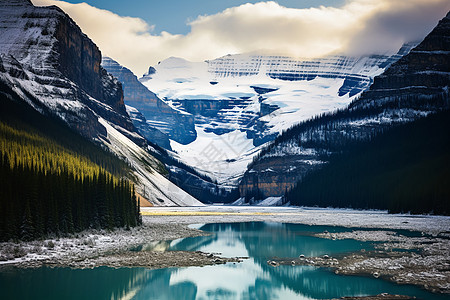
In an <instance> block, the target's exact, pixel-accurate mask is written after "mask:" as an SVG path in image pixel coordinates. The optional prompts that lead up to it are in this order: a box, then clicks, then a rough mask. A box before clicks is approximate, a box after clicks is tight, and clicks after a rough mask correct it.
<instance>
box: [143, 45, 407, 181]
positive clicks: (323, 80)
mask: <svg viewBox="0 0 450 300" xmlns="http://www.w3.org/2000/svg"><path fill="white" fill-rule="evenodd" d="M413 45H414V44H413V43H412V44H405V46H404V47H402V49H400V51H399V52H398V54H396V55H392V56H389V55H371V56H364V57H343V56H330V57H325V58H319V59H312V60H299V59H294V58H289V57H284V56H263V55H244V54H242V55H227V56H224V57H221V58H218V59H214V60H210V61H205V62H189V61H186V60H184V59H181V58H174V57H171V58H169V59H166V60H164V61H162V62H160V63H159V64H158V65H156V66H154V67H153V68H151V72H149V73H148V74H146V75H144V76H143V77H142V78H140V81H141V82H142V83H143V84H144V85H145V86H146V87H147V88H148V89H149V90H151V91H153V92H154V93H156V95H157V96H158V97H160V98H161V99H163V100H164V101H165V102H166V103H168V104H169V105H170V106H172V107H173V108H175V109H177V110H180V111H184V112H186V113H189V114H192V115H193V116H194V117H195V129H196V132H197V138H196V139H195V141H193V142H192V143H189V144H187V145H182V144H180V143H177V142H175V141H173V140H172V142H171V147H172V149H174V150H175V151H176V154H175V155H176V156H177V157H178V158H179V159H180V160H182V161H184V162H185V163H187V164H190V165H192V166H195V167H196V168H198V169H199V170H200V171H203V172H205V173H208V174H210V175H211V176H213V177H215V178H217V180H218V181H219V183H224V184H231V185H233V184H236V183H237V181H238V180H239V178H240V177H241V175H242V174H243V172H244V171H245V168H246V166H247V164H248V163H249V162H250V161H251V160H252V157H253V156H254V155H255V154H257V153H258V151H259V148H260V146H261V145H263V144H264V143H266V142H269V141H272V140H273V139H274V138H275V137H276V136H278V135H279V134H280V133H281V132H282V131H283V130H286V129H288V128H289V127H291V126H292V125H294V124H296V123H298V122H301V121H304V120H307V119H309V118H311V117H313V116H315V115H318V114H321V113H324V112H331V111H335V110H337V109H339V108H344V107H346V106H347V105H348V104H349V103H351V102H352V101H353V100H354V99H355V98H356V97H358V96H359V95H360V94H361V92H362V91H364V90H365V89H367V88H368V87H369V86H370V84H371V83H372V80H373V78H374V77H375V76H377V75H379V74H381V73H382V72H383V71H384V70H385V68H386V67H387V66H389V65H390V64H392V63H393V62H394V61H396V60H398V58H400V57H401V56H402V55H404V54H405V53H408V52H409V50H410V49H411V47H413Z"/></svg>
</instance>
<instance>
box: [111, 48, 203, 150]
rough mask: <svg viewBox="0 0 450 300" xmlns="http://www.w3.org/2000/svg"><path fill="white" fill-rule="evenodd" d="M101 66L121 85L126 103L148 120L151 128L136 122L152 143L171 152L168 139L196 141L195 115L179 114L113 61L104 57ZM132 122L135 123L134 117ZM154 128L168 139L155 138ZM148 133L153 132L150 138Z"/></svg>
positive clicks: (179, 112)
mask: <svg viewBox="0 0 450 300" xmlns="http://www.w3.org/2000/svg"><path fill="white" fill-rule="evenodd" d="M102 66H103V67H104V68H105V69H106V70H107V71H108V72H109V73H111V74H112V75H114V76H115V77H116V78H117V79H119V81H120V82H121V83H122V86H123V91H124V101H125V103H126V104H127V105H130V106H132V107H134V108H136V109H137V110H139V112H140V113H141V114H142V116H143V117H145V119H146V123H147V125H148V126H145V125H144V124H143V123H136V122H133V123H134V124H135V125H136V127H138V129H139V130H140V132H141V133H142V134H143V135H144V136H145V137H146V138H147V139H148V140H149V141H151V142H153V143H155V144H158V145H160V146H161V147H163V148H166V149H170V144H168V139H167V138H171V139H173V140H174V141H177V142H179V143H181V144H187V143H190V142H192V141H194V140H195V138H196V132H195V128H194V117H193V115H191V114H187V113H185V112H181V111H178V110H176V109H174V108H172V107H170V106H169V105H167V104H166V103H165V102H164V101H162V100H161V99H159V98H158V97H157V96H156V95H155V94H154V93H153V92H151V91H149V90H148V89H147V88H146V87H145V86H144V85H142V83H140V82H139V81H138V79H137V77H136V76H135V75H134V74H133V73H132V72H131V71H130V70H129V69H127V68H125V67H123V66H121V65H120V64H118V63H117V62H116V61H114V60H113V59H111V58H109V57H104V58H103V59H102ZM150 73H151V72H150ZM132 119H133V121H134V120H135V118H132ZM155 129H156V130H158V131H159V132H161V133H163V134H164V135H166V136H167V138H164V139H163V138H162V137H161V136H160V135H159V134H158V135H157V136H156V135H155V134H154V132H155ZM146 132H153V133H152V134H151V135H149V134H147V133H146ZM153 137H155V139H153ZM163 140H164V141H163Z"/></svg>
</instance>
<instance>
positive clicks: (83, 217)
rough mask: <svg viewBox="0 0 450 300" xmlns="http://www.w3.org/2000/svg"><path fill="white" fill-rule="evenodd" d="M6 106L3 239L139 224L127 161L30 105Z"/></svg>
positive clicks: (2, 120)
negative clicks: (128, 177)
mask: <svg viewBox="0 0 450 300" xmlns="http://www.w3.org/2000/svg"><path fill="white" fill-rule="evenodd" d="M0 107H1V109H0V185H1V187H0V240H8V239H11V238H13V239H16V238H19V239H24V240H30V239H35V238H39V237H42V236H45V235H48V234H61V233H70V232H76V231H81V230H83V229H86V228H91V227H94V228H114V227H129V226H135V225H137V224H138V223H139V221H140V217H139V208H138V206H137V204H136V200H135V196H134V191H133V187H132V184H131V183H130V182H129V181H128V180H126V179H124V177H125V175H127V173H128V171H129V169H128V166H127V165H126V164H125V163H124V162H122V161H121V160H120V159H118V158H117V157H115V156H114V155H112V154H110V153H109V152H106V151H105V150H103V149H101V148H100V147H99V146H97V145H94V144H93V143H91V142H90V141H88V140H86V139H85V138H83V137H82V136H80V135H79V134H78V133H76V132H74V131H72V130H71V129H69V128H68V127H67V126H66V125H65V124H64V123H63V122H62V121H59V120H57V119H56V118H54V117H52V116H43V115H41V114H40V113H38V112H36V111H35V110H33V109H32V108H31V107H29V106H28V105H27V104H24V103H21V102H20V101H12V100H10V99H8V98H7V97H5V96H1V97H0Z"/></svg>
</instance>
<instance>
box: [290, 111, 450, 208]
mask: <svg viewBox="0 0 450 300" xmlns="http://www.w3.org/2000/svg"><path fill="white" fill-rule="evenodd" d="M449 166H450V111H449V110H447V111H444V112H440V113H437V114H434V115H431V116H429V117H427V118H425V119H421V120H418V121H416V122H413V123H409V124H405V125H402V126H399V127H396V128H393V129H390V130H387V131H385V132H384V133H381V134H379V135H377V136H375V137H373V138H372V139H371V140H370V141H367V142H354V143H348V144H347V147H346V148H343V149H342V152H340V153H338V154H334V155H332V156H331V157H330V158H329V163H328V164H327V165H325V166H323V167H322V168H321V169H319V170H316V171H312V172H310V174H308V175H307V176H305V177H304V178H303V180H302V181H301V182H299V183H298V185H297V186H296V187H295V188H294V189H292V190H291V191H290V192H288V193H287V195H286V200H287V201H290V202H291V204H293V205H304V206H314V205H317V206H332V207H353V208H377V209H389V211H390V212H411V213H435V214H446V215H449V214H450V201H449V199H450V168H449Z"/></svg>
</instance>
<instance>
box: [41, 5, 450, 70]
mask: <svg viewBox="0 0 450 300" xmlns="http://www.w3.org/2000/svg"><path fill="white" fill-rule="evenodd" d="M32 1H33V3H34V4H35V5H42V6H46V5H57V6H59V7H60V8H62V9H63V10H64V11H65V12H66V13H68V14H69V15H70V16H71V17H72V18H73V19H74V20H75V21H76V22H77V24H78V25H79V26H80V27H81V29H82V30H83V31H84V32H85V33H86V34H87V35H88V36H89V37H90V38H91V39H92V40H93V41H94V42H95V43H96V44H97V45H98V46H99V48H100V49H101V50H102V52H103V54H104V55H107V56H110V57H112V58H114V59H115V60H117V61H118V62H119V63H121V64H123V65H125V66H127V67H128V68H130V69H131V70H132V71H133V72H134V73H135V74H137V75H138V76H140V75H142V74H143V73H144V72H146V71H147V69H148V67H149V66H150V65H155V64H156V63H157V62H158V61H161V60H163V59H165V58H167V57H170V56H178V57H183V58H185V59H188V60H193V61H202V60H205V59H213V58H216V57H220V56H223V55H226V54H229V53H231V54H235V53H246V52H256V51H261V52H265V53H272V54H282V55H289V56H294V57H319V56H323V55H327V54H332V53H342V54H349V55H361V54H368V53H393V52H395V51H397V50H398V49H399V48H400V47H401V45H402V44H403V43H404V42H409V41H418V40H421V39H423V37H425V35H426V34H427V33H428V32H430V31H431V29H432V28H433V27H434V26H435V25H436V24H437V21H438V20H439V19H441V18H442V17H443V16H445V14H446V13H447V12H448V11H449V10H450V2H449V1H448V0H408V1H398V0H348V1H347V2H346V4H345V5H343V6H342V7H338V8H336V7H325V6H321V7H319V8H310V9H294V8H286V7H283V6H281V5H279V4H278V3H276V2H273V1H270V2H259V3H256V4H250V3H247V4H243V5H240V6H237V7H231V8H228V9H226V10H224V11H222V12H220V13H217V14H214V15H206V16H199V17H198V18H197V19H195V20H194V21H192V22H190V23H189V24H188V25H189V26H190V28H191V30H190V32H189V33H188V34H186V35H175V34H171V33H168V32H162V33H160V34H154V33H152V32H153V28H154V26H152V25H150V24H147V23H146V22H145V21H143V20H142V19H139V18H133V17H123V16H119V15H117V14H115V13H112V12H110V11H107V10H102V9H98V8H95V7H93V6H90V5H88V4H86V3H81V4H71V3H67V2H64V1H56V0H32Z"/></svg>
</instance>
